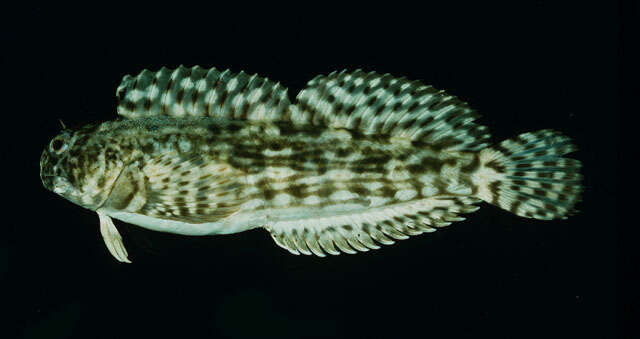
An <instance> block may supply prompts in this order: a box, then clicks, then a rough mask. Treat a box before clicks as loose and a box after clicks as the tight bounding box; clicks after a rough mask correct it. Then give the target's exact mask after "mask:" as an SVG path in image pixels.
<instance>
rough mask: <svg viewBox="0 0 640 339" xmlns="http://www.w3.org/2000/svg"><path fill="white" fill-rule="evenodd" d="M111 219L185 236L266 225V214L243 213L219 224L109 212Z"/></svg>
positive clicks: (241, 229)
mask: <svg viewBox="0 0 640 339" xmlns="http://www.w3.org/2000/svg"><path fill="white" fill-rule="evenodd" d="M107 214H108V215H109V216H110V217H113V218H116V219H118V220H121V221H124V222H127V223H130V224H134V225H138V226H140V227H144V228H147V229H150V230H153V231H158V232H167V233H174V234H183V235H213V234H230V233H238V232H243V231H246V230H250V229H252V228H257V227H261V226H264V225H265V224H266V221H267V219H266V213H265V212H262V213H243V214H235V215H231V216H229V217H228V218H226V219H223V220H221V221H217V222H210V223H202V224H190V223H186V222H182V221H175V220H166V219H159V218H154V217H149V216H146V215H142V214H137V213H129V212H119V211H109V212H108V213H107Z"/></svg>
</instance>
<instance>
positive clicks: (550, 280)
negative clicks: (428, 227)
mask: <svg viewBox="0 0 640 339" xmlns="http://www.w3.org/2000/svg"><path fill="white" fill-rule="evenodd" d="M175 5H176V4H173V5H172V7H169V6H166V8H163V7H162V6H160V5H155V6H154V10H150V9H148V8H136V9H132V8H130V7H122V8H114V9H110V8H79V7H72V8H59V7H54V6H43V7H32V8H27V9H22V10H16V11H15V12H14V11H8V12H5V13H4V15H5V16H6V18H5V19H7V20H4V24H3V26H2V27H3V30H2V33H1V34H2V35H1V36H0V38H1V39H2V45H3V46H4V48H3V49H5V51H4V52H3V55H2V61H3V67H2V69H3V70H4V72H5V77H4V79H3V80H4V81H3V82H4V84H3V86H4V88H3V90H2V93H3V97H4V98H3V102H4V103H6V104H8V105H9V106H8V108H7V106H5V109H3V110H2V111H3V120H4V129H3V130H4V131H5V133H4V136H5V137H8V141H7V142H5V143H4V145H3V149H2V164H3V167H4V170H9V171H10V172H11V174H10V175H9V176H5V178H9V183H8V184H9V188H8V190H9V194H7V193H6V192H5V197H9V200H8V201H9V205H8V207H5V211H4V213H3V215H4V218H5V221H4V223H3V224H4V225H3V229H4V230H5V231H8V233H9V235H8V236H7V237H4V239H6V241H4V244H5V245H8V246H2V251H3V253H2V254H3V256H2V257H7V258H8V260H6V261H4V262H3V263H2V266H1V272H0V274H2V279H3V281H5V282H8V283H9V284H8V287H7V288H6V289H5V291H6V292H8V293H7V294H8V296H9V300H10V302H9V303H8V306H9V307H10V310H11V312H10V317H9V318H8V319H9V320H10V321H11V323H12V324H14V325H17V326H14V327H10V328H15V331H14V332H12V333H11V334H12V335H14V334H15V335H17V336H18V337H25V338H45V337H46V338H58V337H73V338H98V337H100V338H103V337H104V338H116V337H117V338H124V337H130V336H131V337H134V336H135V337H139V338H148V337H159V336H160V337H162V336H173V337H179V338H183V337H184V338H187V337H197V338H201V337H224V338H253V337H277V338H347V337H350V338H365V337H366V338H399V337H406V338H419V337H420V338H421V337H436V338H439V337H461V336H462V337H492V338H502V337H512V338H516V337H518V338H519V337H529V336H536V337H539V336H544V337H545V338H556V337H558V338H560V337H562V338H566V337H579V338H610V337H614V336H615V334H616V328H617V326H616V311H615V309H616V294H615V293H616V280H615V279H616V252H615V250H616V226H617V225H616V224H617V214H616V199H617V188H616V162H617V148H616V138H617V132H616V119H617V117H616V115H617V109H618V106H617V105H618V104H617V87H616V86H617V85H616V80H617V78H616V65H617V49H618V47H619V40H618V39H619V36H618V28H619V23H618V22H617V20H618V9H617V8H616V6H615V2H607V1H604V2H602V3H601V4H599V5H598V4H593V3H591V2H589V4H587V3H586V2H575V3H571V2H562V3H559V2H556V1H516V2H513V4H511V5H504V4H501V5H487V4H484V3H483V2H482V4H475V5H474V4H459V5H458V4H456V5H451V6H450V7H446V8H445V7H444V6H435V5H433V4H431V3H426V4H425V5H424V6H423V7H410V6H409V7H405V6H402V5H400V4H397V5H394V6H393V8H389V7H384V8H372V7H371V5H370V6H369V7H368V8H366V9H362V10H355V11H354V10H350V11H347V10H346V9H345V8H344V6H339V7H330V8H329V7H327V6H326V5H323V6H320V5H321V4H316V6H311V4H309V5H308V6H307V5H303V3H299V4H291V5H290V8H288V9H286V10H285V9H283V10H280V11H278V14H274V13H272V12H271V11H263V10H262V9H257V8H254V7H253V5H251V4H249V3H247V4H240V5H241V6H240V8H237V9H226V8H225V9H222V8H218V9H208V8H202V7H198V6H194V7H180V8H176V6H175ZM390 5H392V4H386V5H385V6H390ZM180 64H184V65H185V66H188V67H190V66H194V65H201V66H203V67H214V66H215V67H217V68H219V69H226V68H231V69H232V70H234V71H240V70H244V71H245V72H247V73H257V74H259V75H261V76H266V77H269V78H270V79H274V80H276V81H280V82H281V83H282V84H283V85H284V86H286V87H288V88H289V95H290V97H291V98H292V99H293V97H295V94H296V93H297V92H298V91H300V90H301V89H302V88H303V86H304V85H305V83H306V82H307V81H308V80H310V79H312V78H313V77H314V76H316V75H318V74H327V73H329V72H331V71H333V70H342V69H344V68H347V69H351V70H355V69H357V68H362V69H364V70H365V71H371V70H375V71H377V72H380V73H387V72H388V73H391V74H393V75H397V76H406V77H408V78H410V79H420V80H423V81H424V82H425V83H429V84H432V85H433V86H435V87H436V88H441V89H445V90H447V91H448V92H449V93H451V94H454V95H457V96H459V97H461V98H462V99H463V100H466V101H467V102H469V103H470V105H471V106H472V107H474V108H476V109H477V110H478V111H479V112H480V113H481V114H482V115H483V118H482V119H481V123H483V124H485V125H487V126H488V127H489V128H490V130H491V132H492V135H493V137H494V140H495V141H500V140H502V139H504V138H508V137H512V136H515V135H517V134H519V133H523V132H527V131H534V130H538V129H541V128H554V129H557V130H560V131H562V132H564V133H565V134H567V135H569V136H571V137H572V138H573V139H574V141H575V143H576V144H577V145H578V147H579V148H580V150H579V151H578V152H576V153H574V154H573V155H572V157H574V158H577V159H580V160H581V161H582V162H583V164H584V171H583V173H584V175H585V187H586V191H585V193H584V202H583V203H581V205H580V207H579V208H580V209H581V211H582V212H581V213H580V214H578V215H576V216H574V217H571V218H570V219H568V220H565V221H551V222H543V221H535V220H527V219H523V218H519V217H516V216H514V215H511V214H509V213H507V212H504V211H502V210H499V209H498V208H495V207H492V206H489V205H487V204H483V206H482V208H481V209H480V210H479V211H478V212H476V213H474V214H472V215H470V216H468V219H467V220H465V221H463V222H458V223H456V224H454V225H452V226H451V227H449V228H446V229H443V230H440V231H438V232H435V233H433V234H429V235H422V236H417V237H412V238H411V239H409V240H404V241H400V242H399V243H398V244H396V245H393V246H386V247H384V248H383V249H381V250H377V251H372V252H368V253H363V254H358V255H353V256H352V255H340V256H337V257H329V258H324V259H322V258H316V257H308V256H293V255H291V254H289V253H288V252H287V251H285V250H283V249H281V248H279V247H277V246H276V244H275V243H274V242H273V241H272V240H271V238H270V236H269V234H268V233H267V232H266V231H264V230H253V231H248V232H244V233H240V234H234V235H229V236H218V237H202V238H192V237H184V236H176V235H171V234H162V233H155V232H151V231H147V230H144V229H141V228H138V227H136V226H131V225H127V224H125V223H123V222H118V221H116V224H117V226H118V228H119V230H120V232H121V234H122V235H123V238H124V241H125V245H126V247H127V249H128V251H129V257H130V259H132V261H133V264H121V263H118V262H117V261H116V260H115V259H114V258H112V257H111V255H110V254H109V253H108V252H107V249H106V247H105V245H104V243H103V240H102V238H101V236H100V233H99V229H98V225H99V224H98V218H97V215H96V214H95V213H94V212H91V211H89V210H84V209H82V208H80V207H78V206H75V205H73V204H71V203H69V202H67V201H66V200H63V199H61V198H60V197H58V196H56V195H54V194H53V193H51V192H48V191H46V190H45V189H44V188H43V187H42V184H41V182H40V180H39V176H38V173H39V167H38V166H39V159H40V153H41V151H42V149H43V147H44V146H45V145H46V144H47V143H48V141H49V140H50V139H51V138H52V137H53V136H54V135H55V134H56V133H57V132H58V131H59V129H60V127H59V123H58V119H62V120H63V121H64V123H65V124H67V126H74V125H82V124H84V123H89V122H95V121H105V120H110V119H114V118H115V117H116V112H115V105H116V101H115V99H116V98H115V89H116V86H117V85H118V83H119V81H120V79H121V77H122V76H124V75H125V74H137V73H138V72H140V71H141V70H142V69H144V68H148V69H150V70H157V69H159V68H160V67H162V66H168V67H170V68H175V67H177V66H178V65H180ZM7 164H10V166H7ZM6 187H7V186H5V190H6V189H7V188H6ZM5 206H6V205H5Z"/></svg>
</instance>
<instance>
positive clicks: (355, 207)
mask: <svg viewBox="0 0 640 339" xmlns="http://www.w3.org/2000/svg"><path fill="white" fill-rule="evenodd" d="M366 210H368V208H366V207H363V206H362V205H359V204H344V205H334V206H327V207H324V208H310V207H294V208H284V209H273V210H270V211H267V210H259V211H246V212H239V213H235V214H233V215H231V216H229V217H227V218H225V219H223V220H220V221H217V222H210V223H201V224H191V223H186V222H181V221H176V220H166V219H159V218H154V217H150V216H146V215H142V214H137V213H130V212H122V211H105V213H106V214H107V215H108V216H110V217H112V218H115V219H118V220H121V221H124V222H127V223H130V224H134V225H138V226H140V227H144V228H147V229H150V230H153V231H158V232H167V233H174V234H183V235H194V236H198V235H214V234H231V233H238V232H243V231H246V230H250V229H253V228H258V227H264V226H266V225H268V224H274V223H277V222H281V221H294V220H305V221H307V222H312V221H313V220H316V219H326V218H330V217H334V216H340V215H345V214H352V213H362V212H364V211H366Z"/></svg>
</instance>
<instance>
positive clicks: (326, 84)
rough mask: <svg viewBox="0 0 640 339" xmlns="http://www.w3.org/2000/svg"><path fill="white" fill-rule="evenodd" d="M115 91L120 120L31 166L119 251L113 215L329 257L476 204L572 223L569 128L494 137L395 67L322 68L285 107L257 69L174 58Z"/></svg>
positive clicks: (77, 136)
mask: <svg viewBox="0 0 640 339" xmlns="http://www.w3.org/2000/svg"><path fill="white" fill-rule="evenodd" d="M117 97H118V109H117V110H118V114H119V116H120V118H119V119H118V120H114V121H108V122H104V123H101V124H91V125H88V126H84V127H82V128H80V129H76V130H69V129H66V128H65V129H63V130H62V132H61V133H60V134H59V135H57V136H56V137H54V138H53V139H52V140H51V142H50V143H49V145H48V147H46V149H45V150H44V152H43V153H42V157H41V162H40V177H41V179H42V183H43V184H44V187H46V188H47V189H48V190H51V191H53V192H55V193H57V194H59V195H61V196H62V197H64V198H66V199H68V200H70V201H72V202H73V203H75V204H78V205H80V206H82V207H85V208H88V209H90V210H92V211H95V212H96V213H97V214H98V216H99V219H100V230H101V233H102V236H103V237H104V241H105V243H106V245H107V248H108V249H109V252H110V253H111V254H112V255H113V256H114V257H115V258H116V259H118V260H119V261H121V262H130V260H129V259H128V254H127V251H126V250H125V247H124V245H123V243H122V238H121V236H120V234H119V233H118V230H117V229H116V227H115V226H114V224H113V221H112V218H115V219H119V220H122V221H125V222H128V223H131V224H135V225H138V226H141V227H144V228H148V229H151V230H156V231H161V232H170V233H177V234H186V235H213V234H229V233H237V232H242V231H246V230H249V229H253V228H260V227H262V228H264V229H266V230H267V231H268V232H269V233H270V234H271V236H272V237H273V239H274V240H275V242H276V243H277V244H278V245H279V246H281V247H283V248H285V249H287V250H288V251H289V252H291V253H293V254H300V253H302V254H307V255H310V254H315V255H317V256H325V255H326V253H329V254H339V253H341V252H345V253H357V251H368V250H370V249H377V248H379V247H380V246H379V245H380V244H393V243H394V241H395V240H400V239H406V238H407V237H408V236H411V235H418V234H421V233H426V232H432V231H434V230H436V229H437V228H439V227H443V226H447V225H449V224H451V223H452V222H454V221H460V220H464V217H462V215H463V214H465V213H470V212H473V211H476V210H477V209H478V208H479V206H477V203H479V202H480V201H486V202H488V203H490V204H493V205H496V206H499V207H501V208H503V209H505V210H508V211H510V212H512V213H514V214H517V215H519V216H522V217H527V218H535V219H543V220H549V219H557V218H566V217H567V216H569V215H571V214H572V213H574V212H575V209H574V206H575V204H576V203H577V202H578V201H579V200H580V195H581V191H582V186H581V179H582V177H581V175H580V173H579V169H580V162H579V161H577V160H574V159H569V158H564V157H563V156H564V155H565V154H567V153H569V152H572V151H574V150H575V147H574V146H573V145H572V143H571V141H570V140H569V138H567V137H566V136H563V135H562V134H561V133H559V132H556V131H553V130H541V131H537V132H532V133H524V134H521V135H519V136H517V137H515V138H513V139H509V140H506V141H503V142H501V143H498V144H495V145H493V146H491V145H490V140H489V139H490V136H489V133H488V131H487V128H486V127H484V126H481V125H478V124H477V123H476V119H477V118H478V114H477V113H476V112H475V111H474V110H473V109H471V108H470V107H469V106H468V105H467V104H466V103H465V102H463V101H461V100H460V99H458V98H456V97H454V96H451V95H448V94H446V93H444V92H443V91H441V90H436V89H434V88H433V87H431V86H427V85H424V84H422V83H420V82H418V81H409V80H407V79H405V78H397V77H393V76H391V75H389V74H378V73H375V72H368V73H365V72H363V71H361V70H357V71H355V72H347V71H342V72H334V73H331V74H329V75H328V76H318V77H316V78H314V79H313V80H311V81H310V82H308V84H307V86H306V88H305V89H304V90H302V91H301V92H300V93H299V94H298V96H297V97H296V100H295V102H294V103H291V101H290V100H289V97H288V94H287V90H286V89H285V88H284V87H283V86H281V85H280V84H279V83H274V82H273V81H270V80H268V79H266V78H263V77H259V76H257V75H247V74H245V73H244V72H240V73H232V72H231V71H229V70H226V71H223V72H220V71H218V70H217V69H215V68H211V69H204V68H201V67H198V66H196V67H193V68H186V67H183V66H180V67H179V68H177V69H175V70H170V69H167V68H162V69H160V70H159V71H157V72H151V71H148V70H144V71H142V72H141V73H140V74H138V75H137V76H135V77H132V76H129V75H127V76H125V77H124V78H123V80H122V82H121V84H120V86H119V87H118V89H117Z"/></svg>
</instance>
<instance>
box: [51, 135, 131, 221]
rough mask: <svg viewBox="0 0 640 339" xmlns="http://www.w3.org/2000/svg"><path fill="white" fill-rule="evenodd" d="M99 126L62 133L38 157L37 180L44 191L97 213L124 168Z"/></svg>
mask: <svg viewBox="0 0 640 339" xmlns="http://www.w3.org/2000/svg"><path fill="white" fill-rule="evenodd" d="M98 127H99V126H98V125H87V126H84V127H82V128H80V129H77V130H69V129H64V130H63V131H61V132H60V133H59V134H58V135H56V136H55V137H54V138H53V139H51V141H50V142H49V144H48V145H47V146H46V147H45V149H44V150H43V152H42V155H41V157H40V179H41V180H42V184H43V185H44V187H45V188H46V189H47V190H50V191H52V192H54V193H56V194H58V195H60V196H62V197H63V198H65V199H67V200H69V201H71V202H73V203H75V204H77V205H80V206H82V207H85V208H88V209H90V210H96V209H98V208H100V206H102V204H104V202H105V201H106V199H107V198H108V197H109V194H110V192H111V190H112V189H113V185H114V184H115V182H116V181H117V178H118V176H119V174H120V173H121V172H122V169H123V168H124V161H125V160H124V156H123V154H122V148H121V147H120V146H121V145H119V143H118V142H117V140H116V139H114V138H113V137H112V136H111V135H109V134H108V133H103V132H102V133H101V132H100V129H99V128H98Z"/></svg>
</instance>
